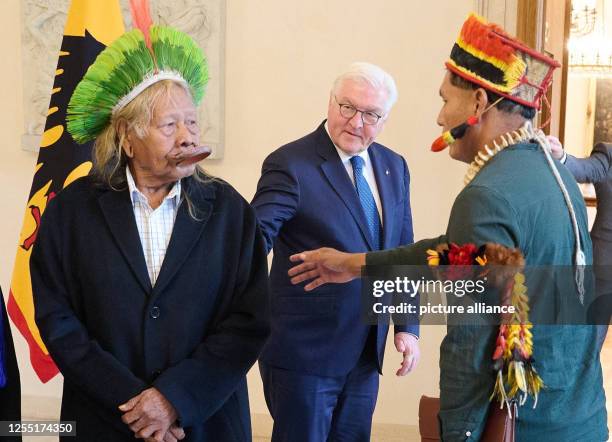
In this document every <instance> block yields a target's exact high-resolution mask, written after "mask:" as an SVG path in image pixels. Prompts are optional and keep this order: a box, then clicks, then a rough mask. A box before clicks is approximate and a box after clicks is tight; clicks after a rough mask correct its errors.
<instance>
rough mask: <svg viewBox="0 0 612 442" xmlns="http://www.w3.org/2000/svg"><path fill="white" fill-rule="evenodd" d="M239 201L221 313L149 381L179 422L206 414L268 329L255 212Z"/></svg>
mask: <svg viewBox="0 0 612 442" xmlns="http://www.w3.org/2000/svg"><path fill="white" fill-rule="evenodd" d="M241 201H242V204H243V210H242V213H241V214H240V215H239V216H237V217H236V218H237V220H238V222H240V223H241V224H242V225H241V226H240V224H238V225H237V229H241V230H240V231H237V232H236V235H237V236H238V235H239V236H240V239H239V240H237V242H238V243H239V244H240V258H239V262H238V263H237V265H238V266H237V268H236V273H235V275H236V276H235V284H234V285H233V286H232V287H227V289H226V292H224V293H223V294H220V295H218V296H219V297H220V306H219V313H218V314H217V317H218V320H216V321H215V322H214V323H213V324H212V325H211V326H210V328H209V330H208V331H207V333H206V335H205V336H204V339H203V341H202V343H201V344H200V345H199V346H198V347H197V348H196V349H195V351H194V352H193V353H192V355H191V356H190V357H188V358H186V359H184V360H182V361H180V362H179V363H177V364H175V365H173V366H172V367H170V368H168V369H166V370H165V371H164V372H162V373H161V374H160V375H159V376H158V377H157V378H156V379H155V381H154V382H153V387H155V388H156V389H157V390H159V391H160V392H161V394H162V395H163V396H164V397H165V398H166V399H167V400H168V401H169V402H170V403H171V404H172V405H173V406H174V408H175V409H176V412H177V415H178V422H179V424H180V426H181V427H184V428H188V427H190V426H192V425H194V424H195V423H199V422H204V421H206V420H208V419H209V418H210V417H211V416H212V415H213V414H214V413H216V412H217V410H219V408H220V407H221V406H222V405H223V404H224V403H225V401H227V399H228V398H229V397H230V395H231V394H232V393H233V392H234V391H235V390H236V388H237V387H238V385H239V384H240V383H241V382H242V381H243V380H244V378H245V376H246V374H247V372H248V371H249V369H250V368H251V367H252V366H253V364H254V363H255V361H256V360H257V358H258V356H259V353H260V352H261V349H262V348H263V345H264V343H265V340H266V339H267V337H268V335H269V332H270V325H269V299H268V268H267V259H266V251H265V245H264V241H263V236H262V235H261V232H260V231H259V227H258V225H257V219H256V217H255V212H254V211H253V209H252V208H251V207H250V206H249V205H248V203H247V202H246V201H243V200H242V199H241Z"/></svg>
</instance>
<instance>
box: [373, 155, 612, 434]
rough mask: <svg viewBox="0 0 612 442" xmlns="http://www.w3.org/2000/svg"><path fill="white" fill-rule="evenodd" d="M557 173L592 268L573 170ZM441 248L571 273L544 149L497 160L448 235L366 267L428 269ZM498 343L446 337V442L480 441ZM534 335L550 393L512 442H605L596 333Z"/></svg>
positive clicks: (565, 222)
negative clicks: (488, 250)
mask: <svg viewBox="0 0 612 442" xmlns="http://www.w3.org/2000/svg"><path fill="white" fill-rule="evenodd" d="M556 164H558V163H556ZM558 169H559V172H560V174H561V176H562V179H563V181H564V183H565V185H566V187H567V189H568V191H569V194H570V197H571V200H572V203H573V205H574V209H575V211H576V216H577V221H578V226H579V229H580V232H581V241H582V244H583V249H584V252H585V254H586V257H587V264H591V263H592V247H591V242H590V239H589V235H588V224H587V214H586V207H585V205H584V201H583V198H582V196H581V194H580V190H579V189H578V186H577V185H576V182H575V181H574V179H573V177H572V176H571V175H570V174H569V172H568V171H567V169H566V168H565V167H562V166H559V167H558ZM440 242H453V243H457V244H465V243H469V242H471V243H475V244H477V245H481V244H484V243H486V242H494V243H499V244H503V245H505V246H508V247H513V248H519V249H520V250H521V251H522V252H523V255H524V256H525V260H526V264H527V265H528V266H538V265H565V266H570V265H572V264H573V263H574V252H575V240H574V233H573V230H572V228H571V221H570V216H569V211H568V208H567V205H566V204H565V201H564V199H563V195H562V193H561V190H560V188H559V186H558V185H557V183H556V181H555V178H554V176H553V173H552V171H551V170H550V168H549V166H548V164H547V162H546V158H545V156H544V153H543V152H542V151H541V149H540V147H539V146H538V145H537V144H517V145H514V146H511V147H508V148H506V149H505V150H503V151H502V152H500V153H499V154H497V155H496V156H495V157H494V158H492V159H491V160H490V161H489V163H488V164H487V165H485V167H484V168H483V169H482V170H481V171H480V173H478V175H477V176H476V177H475V178H474V179H473V180H472V182H471V183H470V184H468V185H467V186H466V187H465V188H464V189H463V190H462V191H461V193H460V194H459V195H458V196H457V199H456V200H455V203H454V204H453V208H452V211H451V216H450V219H449V222H448V228H447V232H446V235H443V236H441V237H438V238H435V239H431V240H423V241H419V242H417V243H415V244H414V245H412V246H406V247H401V248H398V249H394V250H389V251H382V252H373V253H368V255H367V264H368V265H393V264H395V265H397V264H405V265H407V264H413V265H423V264H425V263H426V253H425V252H426V250H427V249H428V248H432V247H434V246H435V244H438V243H440ZM530 296H531V297H532V298H533V297H534V296H538V294H537V293H531V292H530ZM496 334H497V327H491V326H465V325H462V326H451V325H449V326H448V327H447V335H446V337H445V338H444V340H443V342H442V344H441V347H440V401H441V410H440V415H439V417H440V422H441V428H442V437H443V440H444V441H465V440H470V441H471V440H474V441H477V440H479V438H480V436H481V433H482V431H483V427H484V423H485V421H486V414H487V411H488V407H489V395H490V394H491V392H492V390H493V385H494V373H493V371H492V370H491V356H492V354H493V349H494V348H493V346H494V343H495V336H496ZM533 334H534V358H535V364H536V368H537V370H538V372H539V373H540V375H541V376H542V378H543V380H544V383H545V384H546V386H547V387H546V389H545V390H543V392H542V393H541V394H540V397H539V400H538V405H537V408H535V409H533V408H532V405H533V402H532V401H531V400H528V401H527V403H526V404H525V405H524V406H523V407H520V408H519V417H518V421H517V439H516V440H517V441H525V442H527V441H529V442H530V441H538V442H545V441H604V440H607V438H608V430H607V424H606V421H607V416H606V409H605V395H604V390H603V380H602V373H601V365H600V362H599V351H598V348H597V342H596V341H597V340H596V330H595V327H593V326H575V325H572V326H553V325H536V326H534V328H533ZM424 351H427V350H426V349H424Z"/></svg>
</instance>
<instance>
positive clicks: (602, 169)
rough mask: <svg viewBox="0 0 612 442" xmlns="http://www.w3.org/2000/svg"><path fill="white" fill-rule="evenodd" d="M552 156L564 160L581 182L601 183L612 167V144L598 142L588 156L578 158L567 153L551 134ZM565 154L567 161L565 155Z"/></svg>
mask: <svg viewBox="0 0 612 442" xmlns="http://www.w3.org/2000/svg"><path fill="white" fill-rule="evenodd" d="M547 138H548V141H549V143H550V147H551V153H552V156H553V157H554V158H556V159H558V160H561V161H562V162H564V164H565V167H567V168H568V169H569V171H570V172H571V173H572V175H574V178H575V179H576V181H578V182H579V183H599V182H602V181H606V180H607V179H608V176H609V172H610V167H612V144H607V143H597V144H596V145H595V146H594V147H593V151H592V152H591V155H590V156H589V157H587V158H576V157H575V156H573V155H569V154H566V153H565V151H564V150H563V146H562V145H561V142H560V141H559V140H558V139H557V138H556V137H553V136H551V135H549V136H548V137H547ZM564 156H565V158H566V159H565V161H563V157H564Z"/></svg>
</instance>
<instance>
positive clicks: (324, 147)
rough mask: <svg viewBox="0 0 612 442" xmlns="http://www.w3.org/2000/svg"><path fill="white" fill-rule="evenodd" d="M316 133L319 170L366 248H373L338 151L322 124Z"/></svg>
mask: <svg viewBox="0 0 612 442" xmlns="http://www.w3.org/2000/svg"><path fill="white" fill-rule="evenodd" d="M318 135H319V140H318V142H317V152H318V153H319V155H321V156H322V157H323V158H324V159H325V161H324V162H323V163H322V164H321V166H320V167H321V170H322V171H323V174H324V175H325V177H326V178H327V180H328V181H329V185H330V186H331V188H332V189H333V190H334V191H335V192H336V193H337V194H338V196H339V197H340V199H342V201H343V202H344V204H345V205H346V207H347V208H348V210H349V212H350V213H351V215H352V216H353V218H354V219H355V222H356V223H357V225H358V226H359V230H361V233H362V235H363V238H364V239H365V241H366V242H367V244H368V248H369V249H370V250H373V249H374V248H373V244H372V238H370V231H369V230H368V224H367V222H366V217H365V214H364V213H363V208H362V207H361V202H360V201H359V197H358V196H357V192H356V191H355V187H354V186H353V183H352V182H351V179H350V178H349V176H348V174H347V173H346V168H345V167H344V164H342V161H341V160H340V157H339V156H338V152H336V148H335V147H334V144H333V143H332V141H331V139H330V138H329V135H327V131H326V130H325V126H324V125H323V124H322V125H321V126H319V129H318Z"/></svg>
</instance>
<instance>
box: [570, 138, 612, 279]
mask: <svg viewBox="0 0 612 442" xmlns="http://www.w3.org/2000/svg"><path fill="white" fill-rule="evenodd" d="M565 166H566V167H567V168H568V169H569V170H570V172H572V175H574V177H575V178H576V181H578V182H579V183H593V184H594V186H595V195H596V196H597V215H596V216H595V222H594V223H593V229H592V230H591V238H592V239H593V263H594V264H595V265H597V266H599V265H605V266H606V267H607V269H608V271H605V269H604V268H601V269H600V270H603V271H600V272H598V277H600V278H602V279H606V280H612V275H611V274H610V272H609V269H610V266H611V265H612V144H608V143H598V144H596V145H595V147H594V148H593V152H591V156H590V157H588V158H575V157H573V156H571V155H568V156H567V161H566V162H565Z"/></svg>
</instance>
